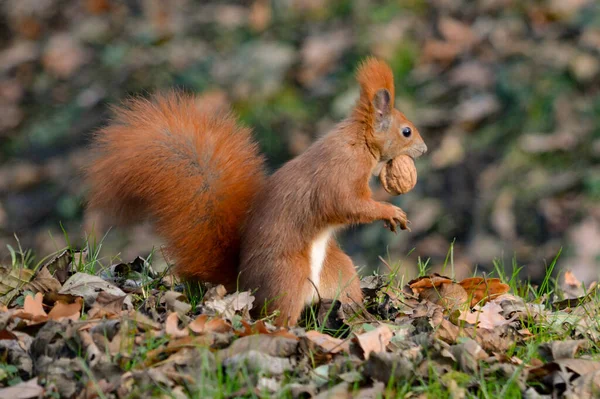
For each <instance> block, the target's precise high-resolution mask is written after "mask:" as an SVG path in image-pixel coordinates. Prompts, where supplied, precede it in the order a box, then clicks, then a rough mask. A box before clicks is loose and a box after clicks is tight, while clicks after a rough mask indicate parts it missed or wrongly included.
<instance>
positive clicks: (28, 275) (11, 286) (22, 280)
mask: <svg viewBox="0 0 600 399" xmlns="http://www.w3.org/2000/svg"><path fill="white" fill-rule="evenodd" d="M32 278H33V270H31V269H24V268H7V267H0V303H1V304H4V305H8V304H9V303H10V302H11V301H12V299H13V298H14V297H15V296H17V295H19V293H20V292H21V287H23V286H24V285H25V284H27V283H28V282H29V281H31V279H32Z"/></svg>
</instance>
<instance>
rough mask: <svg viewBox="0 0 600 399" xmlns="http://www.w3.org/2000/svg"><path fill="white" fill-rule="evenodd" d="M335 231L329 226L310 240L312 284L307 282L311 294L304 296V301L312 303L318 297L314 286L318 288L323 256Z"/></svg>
mask: <svg viewBox="0 0 600 399" xmlns="http://www.w3.org/2000/svg"><path fill="white" fill-rule="evenodd" d="M334 231H335V228H334V227H329V228H327V229H325V230H323V231H322V232H321V233H319V235H317V237H316V238H315V239H314V241H313V242H312V245H311V247H310V279H311V280H312V282H313V283H314V286H313V285H312V284H311V283H310V281H309V282H307V283H308V284H309V285H310V287H311V292H312V294H310V295H308V296H307V297H306V303H307V304H310V303H313V302H314V301H315V300H318V299H319V297H318V295H317V293H316V291H315V286H316V287H317V289H318V288H319V282H320V281H321V270H323V264H324V263H325V256H326V255H327V245H328V243H329V239H330V238H331V235H332V234H333V232H334Z"/></svg>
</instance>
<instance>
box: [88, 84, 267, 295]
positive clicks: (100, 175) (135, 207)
mask: <svg viewBox="0 0 600 399" xmlns="http://www.w3.org/2000/svg"><path fill="white" fill-rule="evenodd" d="M199 104H200V106H202V102H197V100H196V98H195V97H193V96H189V95H178V94H174V93H171V94H167V95H158V96H156V97H154V99H153V101H148V100H145V99H134V100H130V101H129V102H128V103H127V104H126V105H125V106H124V107H120V108H116V109H115V120H114V121H113V123H112V124H111V125H109V126H107V127H105V128H104V129H102V130H100V131H99V132H98V133H97V134H96V136H95V141H94V144H93V147H92V150H93V152H92V155H93V156H94V158H95V159H94V161H93V163H92V164H91V166H90V167H89V168H88V169H87V176H88V179H89V182H90V185H91V189H92V190H91V193H90V207H92V208H100V209H102V210H104V211H107V212H108V213H109V214H110V215H112V216H113V217H114V218H115V219H116V220H118V221H120V222H125V223H127V222H132V221H135V220H140V219H142V218H145V217H149V218H150V219H152V220H153V221H154V223H155V226H156V229H157V231H158V232H159V233H160V234H161V235H162V236H163V238H164V239H165V240H166V244H167V248H168V251H169V253H170V254H171V255H172V256H173V258H174V259H175V261H176V267H177V269H176V271H177V272H178V273H179V274H181V275H183V276H185V277H188V278H189V277H193V278H198V279H202V280H206V281H213V282H217V283H224V284H227V285H229V286H230V287H232V286H234V284H235V276H236V275H237V265H238V257H239V242H240V232H239V229H240V225H241V222H243V221H244V220H245V218H246V216H245V215H246V213H247V211H248V204H250V203H251V202H252V198H253V197H254V195H255V194H256V192H257V191H259V190H260V188H261V186H262V182H263V180H264V172H263V158H262V157H261V156H260V155H259V152H258V147H257V145H256V143H255V142H254V141H253V139H252V137H251V132H250V129H248V128H245V127H241V126H239V125H238V123H237V122H236V120H235V118H234V117H233V116H231V115H230V114H229V113H227V112H223V111H221V110H219V109H218V108H219V107H213V106H210V105H209V104H204V106H205V107H206V108H207V109H209V110H210V112H204V111H203V109H200V108H199ZM213 112H216V113H213Z"/></svg>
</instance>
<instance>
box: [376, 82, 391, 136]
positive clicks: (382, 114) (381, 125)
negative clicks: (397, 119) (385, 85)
mask: <svg viewBox="0 0 600 399" xmlns="http://www.w3.org/2000/svg"><path fill="white" fill-rule="evenodd" d="M373 110H374V114H375V128H376V130H387V129H388V128H389V126H390V115H391V113H392V98H391V96H390V92H389V91H388V90H387V89H379V90H377V92H376V93H375V96H374V97H373Z"/></svg>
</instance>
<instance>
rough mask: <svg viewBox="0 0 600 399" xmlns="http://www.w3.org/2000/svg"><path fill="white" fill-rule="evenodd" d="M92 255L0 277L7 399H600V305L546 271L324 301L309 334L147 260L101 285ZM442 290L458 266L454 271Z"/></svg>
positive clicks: (114, 270)
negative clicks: (523, 277)
mask: <svg viewBox="0 0 600 399" xmlns="http://www.w3.org/2000/svg"><path fill="white" fill-rule="evenodd" d="M88 258H90V259H91V257H88V256H87V255H86V254H85V253H84V252H73V251H69V250H67V251H64V252H62V253H60V254H58V255H57V256H55V257H54V258H52V259H50V260H49V261H47V262H46V263H45V264H41V263H40V264H39V265H38V266H37V267H35V268H33V269H30V268H24V267H19V261H22V260H23V259H19V257H18V254H17V257H16V258H15V264H14V265H13V267H12V268H2V269H0V295H1V296H0V301H1V303H2V304H1V305H0V310H1V311H2V312H1V314H0V397H2V398H11V399H26V398H37V397H48V398H54V397H65V398H97V397H99V398H128V397H141V396H142V395H143V396H148V395H150V396H152V397H165V398H166V397H172V398H184V397H189V396H191V397H202V398H204V397H220V398H233V397H290V398H311V397H316V398H376V397H403V398H415V397H434V396H435V397H437V398H443V397H452V398H466V397H484V398H490V397H502V398H510V397H523V396H525V397H528V398H551V397H553V398H554V397H566V398H593V397H598V396H599V395H600V350H599V345H598V344H599V342H600V322H599V320H600V317H599V315H598V313H599V312H600V301H599V298H598V296H597V290H596V285H595V284H592V285H591V286H589V287H584V286H583V285H582V284H581V283H580V282H579V281H578V280H577V279H576V278H575V276H574V275H573V274H572V273H570V272H567V273H565V274H564V276H563V277H561V279H560V280H561V283H560V284H559V283H557V282H555V281H554V280H553V279H552V278H550V276H551V273H552V269H553V268H554V266H555V264H556V262H553V263H552V264H550V265H549V267H548V273H547V278H546V279H545V280H544V282H543V283H542V284H541V285H540V286H537V287H536V286H532V285H530V284H527V283H524V282H521V281H519V280H518V279H517V278H516V276H517V273H516V271H515V273H513V274H512V275H505V274H504V273H502V272H501V270H498V273H497V274H498V276H497V277H490V276H483V277H472V278H467V279H464V280H462V281H454V280H453V279H451V278H449V277H444V276H441V275H439V274H427V273H426V269H425V268H423V269H422V274H423V275H422V276H421V277H419V278H417V279H415V280H412V281H410V282H408V283H406V284H402V283H399V282H398V280H397V278H396V277H397V276H398V273H399V271H400V270H399V268H394V267H390V268H389V269H390V272H389V274H387V275H382V276H369V277H365V278H364V279H363V281H362V288H363V292H364V293H365V301H364V303H362V304H359V303H355V304H351V305H348V306H346V305H343V306H342V305H341V304H340V302H339V301H337V300H335V299H333V300H328V299H323V300H322V302H321V304H320V305H317V306H314V307H312V308H310V309H307V311H306V312H305V314H304V316H303V318H302V321H301V322H300V325H299V326H297V327H293V328H276V327H274V326H273V325H272V324H271V322H270V321H271V320H272V317H265V318H263V319H260V320H252V319H251V318H250V316H249V310H251V309H252V307H253V306H258V304H256V303H254V297H253V296H252V293H251V292H235V293H227V292H226V291H225V289H224V288H223V287H222V286H212V287H211V286H206V285H200V284H193V285H191V284H177V283H176V282H175V280H174V278H173V277H172V276H170V275H169V274H167V273H166V272H165V273H157V272H155V271H154V270H153V268H152V266H151V265H150V264H149V263H148V262H147V261H146V260H144V259H142V258H137V259H135V260H134V261H133V262H131V263H118V264H115V265H112V266H110V267H109V268H106V269H104V270H103V271H102V272H101V273H98V274H93V273H87V272H86V271H90V270H91V267H90V266H91V265H90V263H93V260H92V261H90V259H88ZM446 266H447V271H448V272H449V273H448V274H452V271H453V269H452V268H453V264H452V261H451V260H450V261H449V262H448V264H447V265H446Z"/></svg>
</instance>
